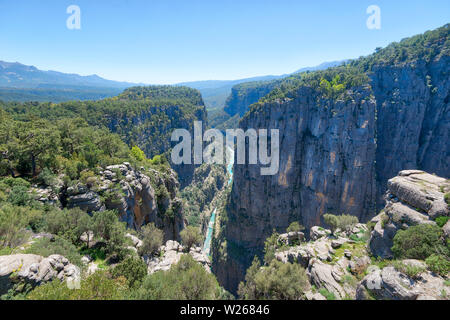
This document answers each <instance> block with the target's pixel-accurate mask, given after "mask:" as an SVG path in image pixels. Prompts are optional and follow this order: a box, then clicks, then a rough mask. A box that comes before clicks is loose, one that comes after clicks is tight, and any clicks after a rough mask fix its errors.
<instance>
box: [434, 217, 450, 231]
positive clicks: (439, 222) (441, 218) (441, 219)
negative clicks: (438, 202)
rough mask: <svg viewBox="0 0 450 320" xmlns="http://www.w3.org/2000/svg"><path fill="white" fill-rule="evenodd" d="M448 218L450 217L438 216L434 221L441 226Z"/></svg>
mask: <svg viewBox="0 0 450 320" xmlns="http://www.w3.org/2000/svg"><path fill="white" fill-rule="evenodd" d="M449 219H450V217H438V218H436V220H435V222H436V224H437V225H438V226H439V227H441V228H442V227H443V226H445V224H446V223H447V221H448V220H449Z"/></svg>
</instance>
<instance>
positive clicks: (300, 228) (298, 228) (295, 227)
mask: <svg viewBox="0 0 450 320" xmlns="http://www.w3.org/2000/svg"><path fill="white" fill-rule="evenodd" d="M303 230H305V227H304V226H302V225H301V224H300V223H299V222H298V221H294V222H292V223H291V224H290V225H289V227H287V229H286V232H288V233H289V232H300V231H303Z"/></svg>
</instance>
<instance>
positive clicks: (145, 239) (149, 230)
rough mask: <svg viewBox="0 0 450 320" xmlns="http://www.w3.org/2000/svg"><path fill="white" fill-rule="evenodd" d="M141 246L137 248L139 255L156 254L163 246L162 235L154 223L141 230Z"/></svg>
mask: <svg viewBox="0 0 450 320" xmlns="http://www.w3.org/2000/svg"><path fill="white" fill-rule="evenodd" d="M140 233H141V237H142V246H141V247H140V248H139V254H140V255H152V254H154V253H156V252H157V251H158V249H159V247H161V246H162V244H163V239H164V233H163V231H162V230H160V229H158V228H157V227H156V226H155V224H154V223H150V224H147V225H145V226H143V227H142V229H141V232H140Z"/></svg>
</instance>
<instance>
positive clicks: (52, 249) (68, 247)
mask: <svg viewBox="0 0 450 320" xmlns="http://www.w3.org/2000/svg"><path fill="white" fill-rule="evenodd" d="M26 253H32V254H37V255H40V256H43V257H48V256H51V255H52V254H59V255H62V256H64V257H66V258H67V259H68V260H69V261H70V262H71V263H72V264H75V265H77V266H79V267H81V266H82V265H83V264H82V262H81V255H80V253H79V252H78V249H77V247H75V246H74V245H73V244H72V243H71V242H70V241H67V240H66V239H64V238H61V237H56V238H55V239H54V240H53V241H52V240H50V239H48V238H41V239H38V240H36V241H35V242H34V243H33V244H32V245H31V247H30V248H28V249H27V250H26Z"/></svg>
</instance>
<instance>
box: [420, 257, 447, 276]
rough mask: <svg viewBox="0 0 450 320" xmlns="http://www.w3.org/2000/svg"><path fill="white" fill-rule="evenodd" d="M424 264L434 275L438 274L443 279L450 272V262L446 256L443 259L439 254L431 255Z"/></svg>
mask: <svg viewBox="0 0 450 320" xmlns="http://www.w3.org/2000/svg"><path fill="white" fill-rule="evenodd" d="M425 262H426V263H427V265H428V268H429V269H430V270H431V271H433V272H434V273H437V274H440V275H441V276H443V277H447V276H448V273H449V272H450V261H449V258H448V256H447V257H444V256H442V255H439V254H432V255H431V256H429V257H428V258H427V259H426V260H425Z"/></svg>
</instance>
